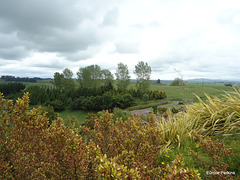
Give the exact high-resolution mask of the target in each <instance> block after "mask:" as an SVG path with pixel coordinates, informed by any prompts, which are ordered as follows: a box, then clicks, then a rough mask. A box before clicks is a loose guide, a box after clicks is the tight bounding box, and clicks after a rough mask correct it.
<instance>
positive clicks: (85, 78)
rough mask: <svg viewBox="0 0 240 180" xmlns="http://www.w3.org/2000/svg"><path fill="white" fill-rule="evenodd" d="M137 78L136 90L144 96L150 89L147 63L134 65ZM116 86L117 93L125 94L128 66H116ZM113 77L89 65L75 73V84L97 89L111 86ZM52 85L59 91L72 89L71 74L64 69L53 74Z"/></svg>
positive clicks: (108, 72) (149, 72) (127, 81)
mask: <svg viewBox="0 0 240 180" xmlns="http://www.w3.org/2000/svg"><path fill="white" fill-rule="evenodd" d="M133 73H134V74H135V75H136V77H137V84H136V88H137V90H138V91H139V92H140V93H141V94H144V93H146V92H148V91H149V88H150V76H151V67H150V66H149V65H148V63H146V62H143V61H140V62H138V64H137V65H135V70H134V72H133ZM115 76H116V86H117V90H118V91H119V92H125V91H126V90H127V89H128V86H129V84H130V73H129V70H128V66H127V65H126V64H123V63H119V64H118V65H117V69H116V72H115ZM113 80H114V75H113V74H112V73H111V72H110V71H109V70H108V69H101V67H100V66H98V65H90V66H86V67H81V68H79V70H78V72H77V82H78V83H79V85H80V87H88V88H98V87H100V86H111V84H112V83H113ZM54 84H55V85H56V87H57V88H60V89H74V88H75V83H74V80H73V72H72V71H71V70H70V69H68V68H65V69H64V70H63V72H62V73H59V72H55V73H54Z"/></svg>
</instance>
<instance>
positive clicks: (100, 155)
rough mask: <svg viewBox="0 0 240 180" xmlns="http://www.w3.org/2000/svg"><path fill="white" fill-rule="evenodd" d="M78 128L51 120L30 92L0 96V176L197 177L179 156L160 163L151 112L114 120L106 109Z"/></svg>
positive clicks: (160, 142) (159, 141)
mask: <svg viewBox="0 0 240 180" xmlns="http://www.w3.org/2000/svg"><path fill="white" fill-rule="evenodd" d="M80 129H81V134H79V129H77V128H75V127H74V128H72V129H70V128H67V127H65V126H64V124H63V122H62V119H60V118H58V119H57V120H54V121H53V122H52V123H51V124H49V120H48V118H47V117H46V113H45V114H43V115H41V113H40V107H39V108H33V109H30V108H29V94H28V93H26V94H25V95H24V96H23V97H22V99H18V100H17V101H16V103H13V101H12V100H5V99H4V98H3V96H2V95H0V179H164V178H165V179H170V178H171V177H176V178H177V177H178V175H181V177H180V176H179V177H180V178H182V177H184V178H185V179H186V178H189V179H192V178H194V179H199V174H198V172H197V171H195V170H193V169H188V168H185V167H184V166H183V160H182V159H181V158H179V159H176V160H175V161H173V162H171V163H172V164H169V165H166V167H165V166H161V165H159V163H158V152H159V150H160V148H161V147H162V146H163V145H164V142H163V140H162V139H161V131H160V130H159V128H156V123H155V121H154V118H153V117H152V118H150V120H149V123H148V124H145V125H144V124H142V123H141V120H140V119H137V118H133V119H129V120H128V121H125V122H123V121H122V120H121V119H120V120H117V121H116V122H114V121H113V118H112V114H110V113H108V112H106V113H105V114H104V115H103V116H101V117H97V118H96V119H95V120H94V126H93V127H92V128H87V127H80ZM83 137H84V138H83ZM164 167H165V169H164ZM177 179H178V178H177Z"/></svg>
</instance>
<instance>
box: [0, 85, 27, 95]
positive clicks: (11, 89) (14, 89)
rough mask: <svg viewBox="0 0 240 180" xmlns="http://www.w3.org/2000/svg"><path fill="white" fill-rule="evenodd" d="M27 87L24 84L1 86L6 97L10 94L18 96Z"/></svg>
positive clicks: (0, 89) (0, 88)
mask: <svg viewBox="0 0 240 180" xmlns="http://www.w3.org/2000/svg"><path fill="white" fill-rule="evenodd" d="M25 87H26V86H25V85H24V84H22V83H16V82H15V83H4V84H0V92H1V93H3V94H4V95H5V96H7V95H10V94H16V93H19V92H21V90H24V89H25Z"/></svg>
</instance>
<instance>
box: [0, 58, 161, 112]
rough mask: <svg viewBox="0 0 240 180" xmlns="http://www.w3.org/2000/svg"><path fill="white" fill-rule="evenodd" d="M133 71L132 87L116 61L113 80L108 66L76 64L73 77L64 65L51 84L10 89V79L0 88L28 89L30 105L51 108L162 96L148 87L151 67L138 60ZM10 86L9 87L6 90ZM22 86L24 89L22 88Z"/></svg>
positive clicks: (114, 104) (96, 106) (101, 106)
mask: <svg viewBox="0 0 240 180" xmlns="http://www.w3.org/2000/svg"><path fill="white" fill-rule="evenodd" d="M134 73H135V74H136V76H137V83H136V87H135V88H133V87H131V88H129V85H130V74H129V70H128V67H127V65H125V64H123V63H119V64H118V66H117V69H116V72H115V76H116V80H114V76H113V74H112V73H111V72H110V71H109V70H108V69H101V67H100V66H98V65H90V66H86V67H81V68H79V70H78V72H77V80H75V79H73V72H72V71H71V70H70V69H68V68H65V69H64V70H63V71H62V72H61V73H59V72H55V73H54V81H53V82H54V85H55V86H54V87H41V86H38V85H34V86H28V87H27V88H25V85H23V84H21V88H20V89H18V90H17V91H14V88H15V86H16V85H18V86H19V84H15V86H14V84H13V83H12V84H11V85H9V87H8V90H7V91H6V90H4V89H3V90H1V89H0V92H3V93H4V95H8V94H7V93H10V92H12V94H14V93H17V92H18V94H15V95H12V96H10V98H12V99H16V98H18V97H20V96H22V95H23V93H24V92H29V93H30V99H31V101H30V104H31V105H44V106H48V105H50V106H52V107H53V108H54V110H56V111H61V110H64V109H65V108H70V109H73V110H87V111H92V110H93V111H101V110H110V111H111V110H113V109H114V108H121V109H125V108H128V107H131V106H133V105H135V99H136V98H142V99H143V100H144V101H147V100H152V99H164V98H166V93H165V92H160V91H150V75H151V67H150V66H149V65H148V64H147V63H144V62H143V61H140V62H139V63H138V64H137V65H136V66H135V70H134ZM10 86H13V87H12V88H13V90H10V89H11V87H10ZM0 88H1V86H0ZM9 88H10V89H9ZM23 89H24V91H23Z"/></svg>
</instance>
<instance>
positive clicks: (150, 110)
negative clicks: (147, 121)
mask: <svg viewBox="0 0 240 180" xmlns="http://www.w3.org/2000/svg"><path fill="white" fill-rule="evenodd" d="M178 104H179V101H174V102H172V103H171V104H164V105H161V106H158V108H160V107H168V106H173V105H178ZM152 111H153V109H152V108H151V107H150V108H146V109H139V110H133V111H131V113H133V114H145V113H150V112H152Z"/></svg>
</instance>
